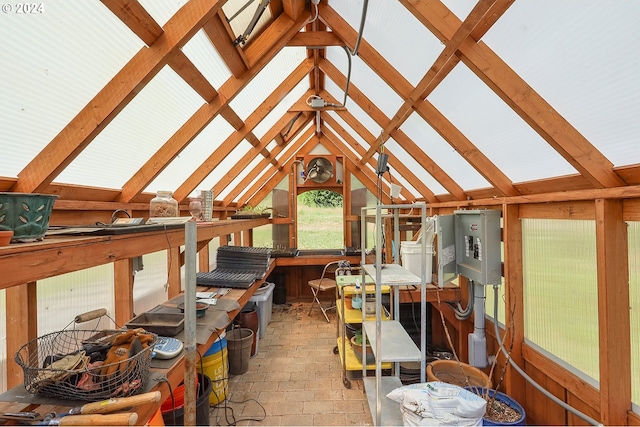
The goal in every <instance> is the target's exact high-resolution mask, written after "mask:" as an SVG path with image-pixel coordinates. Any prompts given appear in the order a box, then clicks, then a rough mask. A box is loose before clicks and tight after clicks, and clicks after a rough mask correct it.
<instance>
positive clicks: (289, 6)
mask: <svg viewBox="0 0 640 427" xmlns="http://www.w3.org/2000/svg"><path fill="white" fill-rule="evenodd" d="M304 3H305V0H282V9H283V11H284V13H285V14H286V15H287V16H288V17H289V18H290V19H293V20H294V21H295V20H296V19H298V18H299V17H300V15H302V12H304V11H305V4H304Z"/></svg>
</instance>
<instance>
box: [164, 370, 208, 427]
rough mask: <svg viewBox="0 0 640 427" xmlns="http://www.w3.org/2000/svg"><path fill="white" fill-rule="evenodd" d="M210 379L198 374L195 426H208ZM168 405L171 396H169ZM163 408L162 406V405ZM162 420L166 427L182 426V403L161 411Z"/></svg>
mask: <svg viewBox="0 0 640 427" xmlns="http://www.w3.org/2000/svg"><path fill="white" fill-rule="evenodd" d="M211 388H212V383H211V379H210V378H209V377H208V376H206V375H204V374H198V397H197V398H196V425H198V426H208V425H209V395H210V394H211ZM168 400H169V403H170V402H171V396H169V399H168ZM163 406H164V405H163ZM162 419H163V420H164V424H165V425H167V426H182V425H184V401H183V402H176V407H175V408H174V409H171V407H169V410H166V411H165V410H164V409H163V410H162Z"/></svg>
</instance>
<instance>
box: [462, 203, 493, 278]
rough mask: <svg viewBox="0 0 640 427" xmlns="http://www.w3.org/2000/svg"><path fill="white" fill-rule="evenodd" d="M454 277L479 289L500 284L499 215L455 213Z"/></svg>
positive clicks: (476, 212)
mask: <svg viewBox="0 0 640 427" xmlns="http://www.w3.org/2000/svg"><path fill="white" fill-rule="evenodd" d="M454 217H455V218H454V228H455V247H456V249H455V250H456V270H457V273H458V274H460V275H462V276H464V277H466V278H467V279H469V280H473V281H475V282H478V283H480V284H482V285H499V284H500V283H502V259H501V256H500V254H501V250H500V240H501V239H500V211H496V210H458V211H455V212H454Z"/></svg>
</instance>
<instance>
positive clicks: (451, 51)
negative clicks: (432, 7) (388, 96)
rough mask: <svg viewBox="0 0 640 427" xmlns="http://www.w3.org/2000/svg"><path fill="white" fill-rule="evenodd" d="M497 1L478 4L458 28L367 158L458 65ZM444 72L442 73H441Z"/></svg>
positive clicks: (483, 0) (482, 1) (384, 130)
mask: <svg viewBox="0 0 640 427" xmlns="http://www.w3.org/2000/svg"><path fill="white" fill-rule="evenodd" d="M495 1H496V0H479V1H478V3H476V5H475V6H474V8H473V10H471V12H469V15H468V16H467V18H466V19H465V20H464V22H463V23H462V24H461V25H460V26H458V29H457V30H456V32H455V33H454V34H453V36H452V37H451V38H450V39H449V40H448V42H447V43H446V45H445V47H444V49H443V50H442V52H440V55H438V58H436V60H435V62H434V63H433V65H432V66H431V68H429V70H428V71H427V73H426V74H425V75H424V77H423V78H422V79H421V80H420V82H419V83H418V85H417V86H416V87H415V88H414V89H413V90H412V91H411V93H410V94H409V96H408V97H405V98H404V99H405V100H404V102H403V103H402V106H401V107H400V108H399V109H398V111H397V112H396V114H395V115H394V116H393V118H392V119H391V120H390V121H389V123H388V124H387V125H386V126H385V127H384V129H383V130H382V132H381V134H380V136H378V138H377V139H376V141H375V142H374V143H373V144H371V148H369V150H368V151H367V156H373V154H374V153H375V152H376V151H377V150H378V148H380V145H382V143H383V142H384V140H385V139H387V138H388V137H389V134H390V133H391V132H392V131H393V130H394V129H398V128H399V127H400V125H401V124H402V123H404V121H405V120H406V119H407V117H409V115H410V114H411V112H412V111H413V106H414V104H415V103H416V102H417V101H420V100H422V99H423V94H424V93H425V92H426V90H427V87H429V86H431V87H432V88H434V87H435V86H434V85H433V84H432V83H433V81H434V80H435V79H436V78H437V79H438V81H442V79H444V76H446V74H448V73H449V72H450V71H451V70H453V67H454V66H455V65H456V64H457V58H456V56H455V53H456V52H457V50H458V48H459V47H460V45H461V44H462V42H464V41H465V40H466V39H467V38H468V37H469V35H470V34H471V32H472V31H473V29H474V28H475V27H476V25H478V23H479V22H480V21H481V20H482V18H483V17H484V15H485V14H486V13H487V11H488V10H489V9H490V8H491V6H492V5H493V3H494V2H495ZM441 72H442V73H441Z"/></svg>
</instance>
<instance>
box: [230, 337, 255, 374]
mask: <svg viewBox="0 0 640 427" xmlns="http://www.w3.org/2000/svg"><path fill="white" fill-rule="evenodd" d="M252 344H253V331H252V330H251V329H249V328H237V329H232V330H230V331H228V332H227V348H228V349H229V374H231V375H242V374H244V373H245V372H247V371H248V370H249V359H250V358H251V345H252Z"/></svg>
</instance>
